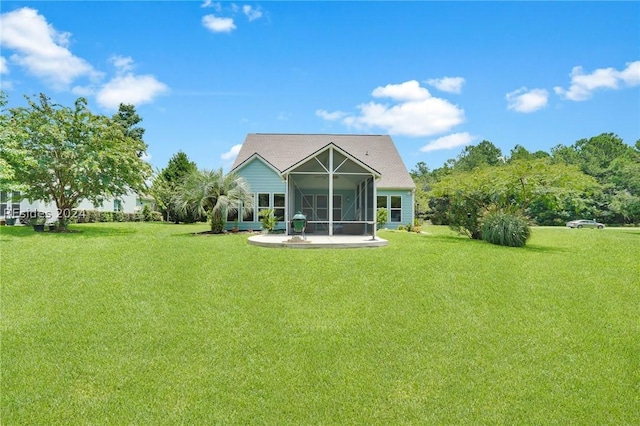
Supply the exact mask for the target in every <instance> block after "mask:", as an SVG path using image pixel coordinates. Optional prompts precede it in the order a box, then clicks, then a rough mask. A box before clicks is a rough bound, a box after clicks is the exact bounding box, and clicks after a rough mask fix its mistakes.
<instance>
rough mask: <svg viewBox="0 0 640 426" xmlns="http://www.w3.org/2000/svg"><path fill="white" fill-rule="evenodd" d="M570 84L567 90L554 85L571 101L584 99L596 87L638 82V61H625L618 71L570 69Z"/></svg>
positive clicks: (591, 94) (608, 69)
mask: <svg viewBox="0 0 640 426" xmlns="http://www.w3.org/2000/svg"><path fill="white" fill-rule="evenodd" d="M570 75H571V86H569V89H568V90H565V89H563V88H562V87H554V89H553V90H554V91H555V93H556V94H558V95H560V96H561V97H563V98H565V99H569V100H572V101H585V100H587V99H590V98H591V96H593V92H594V91H596V90H598V89H618V88H619V87H620V84H621V83H624V84H626V85H627V86H637V85H638V84H640V61H635V62H630V63H627V67H626V68H625V69H624V70H622V71H618V70H616V69H614V68H599V69H597V70H595V71H593V72H592V73H591V74H585V72H584V70H583V69H582V67H581V66H577V67H573V69H572V70H571V74H570Z"/></svg>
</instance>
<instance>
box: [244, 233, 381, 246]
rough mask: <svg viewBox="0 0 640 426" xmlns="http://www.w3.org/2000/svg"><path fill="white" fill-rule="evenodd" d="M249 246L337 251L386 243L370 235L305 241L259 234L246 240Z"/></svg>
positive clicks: (284, 236) (286, 236) (287, 236)
mask: <svg viewBox="0 0 640 426" xmlns="http://www.w3.org/2000/svg"><path fill="white" fill-rule="evenodd" d="M248 242H249V244H251V245H255V246H260V247H279V248H292V249H337V248H341V249H342V248H364V247H384V246H386V245H388V243H389V242H388V241H387V240H385V239H382V238H379V237H376V238H375V239H373V238H371V236H370V235H307V238H306V240H303V239H302V238H300V236H299V235H296V236H295V237H294V236H292V235H286V234H260V235H253V236H251V237H249V239H248Z"/></svg>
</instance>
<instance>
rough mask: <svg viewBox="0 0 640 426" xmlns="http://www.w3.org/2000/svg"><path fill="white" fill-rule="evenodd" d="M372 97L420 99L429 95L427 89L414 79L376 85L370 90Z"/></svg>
mask: <svg viewBox="0 0 640 426" xmlns="http://www.w3.org/2000/svg"><path fill="white" fill-rule="evenodd" d="M371 95H372V96H373V97H374V98H391V99H394V100H396V101H420V100H424V99H427V98H429V97H430V96H431V94H430V93H429V91H428V90H427V89H425V88H424V87H421V86H420V83H418V82H417V81H416V80H410V81H405V82H404V83H400V84H387V85H386V86H384V87H376V88H375V89H373V92H371Z"/></svg>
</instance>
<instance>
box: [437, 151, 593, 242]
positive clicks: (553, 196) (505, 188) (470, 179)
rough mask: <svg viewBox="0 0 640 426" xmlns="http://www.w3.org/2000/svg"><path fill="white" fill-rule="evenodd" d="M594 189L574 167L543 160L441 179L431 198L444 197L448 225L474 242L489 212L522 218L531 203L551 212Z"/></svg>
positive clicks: (487, 168)
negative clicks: (509, 214)
mask: <svg viewBox="0 0 640 426" xmlns="http://www.w3.org/2000/svg"><path fill="white" fill-rule="evenodd" d="M596 187H597V183H596V182H595V181H594V180H593V179H592V178H590V177H589V176H586V175H585V174H584V173H582V172H580V171H579V170H578V169H577V168H576V167H575V166H568V165H565V164H551V163H550V162H549V161H548V160H546V159H539V160H530V161H525V160H516V161H513V162H511V163H509V164H506V165H504V166H500V167H483V168H479V169H475V170H472V171H468V172H459V173H454V174H451V175H449V176H445V177H444V178H443V179H442V180H441V181H440V182H438V183H437V184H435V185H434V187H433V190H432V192H431V195H432V196H434V197H448V198H449V202H450V208H449V209H450V210H449V224H450V226H452V228H454V229H456V230H458V231H459V232H461V233H464V234H466V235H468V236H469V237H470V238H476V239H477V238H480V237H481V225H482V219H483V217H484V215H485V214H486V213H487V212H489V211H492V210H494V211H503V212H507V213H512V214H516V213H517V214H520V215H524V214H526V213H527V209H528V208H529V206H530V205H531V204H532V203H533V202H540V203H544V205H545V206H547V208H549V209H554V208H556V207H557V206H559V205H560V203H561V202H562V200H564V199H565V198H566V197H567V196H570V195H575V194H581V193H582V192H583V191H586V190H590V189H593V188H596Z"/></svg>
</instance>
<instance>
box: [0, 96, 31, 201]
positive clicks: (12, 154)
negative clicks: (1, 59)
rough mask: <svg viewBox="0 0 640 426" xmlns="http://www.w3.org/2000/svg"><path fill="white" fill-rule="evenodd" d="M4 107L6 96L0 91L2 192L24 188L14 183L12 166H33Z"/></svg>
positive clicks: (14, 177) (0, 184)
mask: <svg viewBox="0 0 640 426" xmlns="http://www.w3.org/2000/svg"><path fill="white" fill-rule="evenodd" d="M6 106H7V95H6V93H5V92H4V91H0V188H1V189H2V190H4V191H18V190H21V189H24V188H23V187H22V185H20V183H19V182H17V181H16V176H15V169H14V167H13V165H16V164H20V165H21V167H27V166H29V165H34V161H33V159H29V158H28V156H27V153H26V152H25V151H24V150H22V149H20V144H19V139H18V137H17V136H18V133H17V132H16V128H15V125H12V120H11V117H10V114H9V111H7V109H6Z"/></svg>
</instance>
